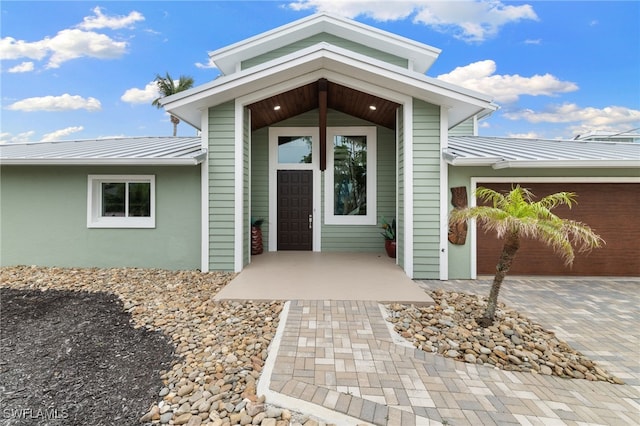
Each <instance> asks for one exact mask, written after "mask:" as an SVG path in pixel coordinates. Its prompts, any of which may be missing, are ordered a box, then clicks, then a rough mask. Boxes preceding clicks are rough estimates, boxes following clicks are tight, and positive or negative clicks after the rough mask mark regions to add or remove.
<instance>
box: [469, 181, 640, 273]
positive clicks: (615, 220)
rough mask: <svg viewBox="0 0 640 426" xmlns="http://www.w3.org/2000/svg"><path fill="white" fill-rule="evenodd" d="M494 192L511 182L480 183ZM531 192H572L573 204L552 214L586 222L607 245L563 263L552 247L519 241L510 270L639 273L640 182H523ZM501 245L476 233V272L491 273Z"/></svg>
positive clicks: (539, 195) (544, 193)
mask: <svg viewBox="0 0 640 426" xmlns="http://www.w3.org/2000/svg"><path fill="white" fill-rule="evenodd" d="M478 186H484V187H488V188H491V189H496V190H500V191H503V190H509V189H510V188H511V184H502V183H501V184H496V183H488V184H482V183H479V184H478ZM521 186H522V187H524V188H529V189H530V190H531V191H532V192H533V193H534V194H535V195H536V196H538V197H541V196H545V195H548V194H552V193H555V192H559V191H571V192H575V193H576V194H577V195H578V197H577V201H578V204H577V205H574V207H573V208H572V209H568V208H567V207H565V206H560V207H557V208H556V209H555V210H554V212H555V213H556V214H557V215H558V216H560V217H562V218H570V219H573V220H577V221H580V222H583V223H586V224H587V225H589V226H590V227H591V228H592V229H593V230H595V232H596V233H598V234H599V235H600V236H601V237H602V238H603V239H604V240H605V241H606V244H605V245H604V246H603V248H600V249H595V250H593V251H591V252H590V253H587V254H578V255H577V256H576V259H575V260H574V263H573V267H572V268H569V267H565V266H564V264H563V262H562V261H561V260H560V258H559V257H557V256H556V255H555V253H553V251H552V250H551V249H550V248H548V247H546V246H544V245H543V244H541V243H538V242H534V241H529V240H524V241H522V244H521V247H520V250H519V251H518V253H517V255H516V259H515V261H514V263H513V266H512V268H511V271H510V272H509V273H510V274H520V275H556V276H561V275H570V276H640V217H639V215H638V208H640V184H633V183H628V184H622V183H561V184H560V183H549V184H547V183H545V184H541V183H540V184H539V183H522V184H521ZM501 249H502V242H501V241H498V240H497V239H496V238H495V234H487V233H485V232H484V230H482V229H481V228H479V229H478V232H477V264H478V274H494V273H495V266H496V263H497V261H498V258H499V254H500V251H501Z"/></svg>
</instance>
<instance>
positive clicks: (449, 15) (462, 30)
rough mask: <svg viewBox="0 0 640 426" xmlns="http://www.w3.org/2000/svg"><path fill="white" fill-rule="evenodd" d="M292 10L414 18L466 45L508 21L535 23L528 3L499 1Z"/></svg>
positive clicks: (360, 0)
mask: <svg viewBox="0 0 640 426" xmlns="http://www.w3.org/2000/svg"><path fill="white" fill-rule="evenodd" d="M289 7H290V8H291V9H294V10H308V9H312V10H314V11H317V12H330V13H334V14H337V15H341V16H345V17H347V18H355V17H357V16H368V17H371V18H373V19H375V20H378V21H396V20H402V19H405V18H407V17H409V16H411V15H413V21H414V22H416V23H421V24H424V25H427V26H430V27H432V28H433V29H435V30H437V31H441V32H447V33H449V32H450V33H453V35H454V37H456V38H459V39H461V40H464V41H468V42H481V41H484V40H485V39H487V38H490V37H492V36H495V35H496V34H497V33H498V32H499V31H500V28H501V27H502V26H504V25H506V24H508V23H511V22H518V21H521V20H538V16H537V15H536V13H535V11H534V10H533V7H532V6H531V5H528V4H523V5H505V4H503V3H502V2H500V1H499V0H488V1H484V0H459V1H449V2H446V1H441V0H435V1H434V0H414V1H402V2H400V1H369V0H351V1H340V0H299V1H295V2H292V3H289Z"/></svg>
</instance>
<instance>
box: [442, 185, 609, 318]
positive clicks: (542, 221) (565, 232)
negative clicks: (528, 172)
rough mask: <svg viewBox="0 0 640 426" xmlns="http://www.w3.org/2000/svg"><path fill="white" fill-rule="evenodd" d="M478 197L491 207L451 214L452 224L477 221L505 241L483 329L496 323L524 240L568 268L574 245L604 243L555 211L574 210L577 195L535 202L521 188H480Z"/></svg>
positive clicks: (589, 246) (553, 196) (581, 248)
mask: <svg viewBox="0 0 640 426" xmlns="http://www.w3.org/2000/svg"><path fill="white" fill-rule="evenodd" d="M476 196H477V197H478V198H480V199H482V200H483V201H485V202H488V203H489V205H485V206H476V207H466V208H462V209H455V210H453V211H452V212H451V214H450V219H449V220H450V222H451V224H452V225H456V224H458V223H462V222H465V221H466V220H468V219H476V220H477V221H478V224H479V225H481V226H483V227H484V228H485V230H486V231H496V233H497V235H498V238H500V239H503V240H504V245H503V247H502V253H501V255H500V259H499V261H498V265H497V266H496V275H495V277H494V278H493V284H492V285H491V291H490V293H489V300H488V301H487V307H486V309H485V311H484V313H483V315H482V318H480V319H479V321H478V323H479V325H480V326H482V327H488V326H490V325H491V324H493V320H494V318H495V311H496V305H497V302H498V293H499V292H500V286H501V285H502V282H503V280H504V278H505V276H506V275H507V272H508V271H509V269H510V268H511V264H512V263H513V259H514V258H515V255H516V252H517V251H518V248H520V239H521V238H531V239H535V240H538V241H541V242H543V243H544V244H546V245H547V246H550V247H551V248H553V250H554V251H555V252H556V254H558V255H559V256H561V258H563V259H564V261H565V265H571V264H573V259H574V257H575V255H574V247H573V246H574V245H576V246H577V250H578V251H579V252H584V251H589V250H591V249H593V248H596V247H600V245H601V244H602V243H604V240H603V239H602V238H600V236H599V235H597V234H595V233H594V232H593V231H592V230H591V228H589V227H588V226H587V225H585V224H583V223H581V222H576V221H573V220H569V219H562V218H560V217H558V216H556V215H555V214H553V213H552V212H551V210H552V209H553V208H555V207H556V206H558V205H562V204H566V205H567V206H568V207H569V208H571V206H572V204H573V203H575V202H576V201H575V199H576V194H575V193H572V192H558V193H556V194H551V195H548V196H546V197H544V198H542V199H540V200H539V201H534V195H533V194H532V193H531V192H530V191H529V190H528V189H526V188H521V187H520V185H517V186H516V187H512V188H511V191H510V192H508V193H504V194H501V193H499V192H497V191H494V190H492V189H488V188H483V187H479V188H478V189H477V190H476Z"/></svg>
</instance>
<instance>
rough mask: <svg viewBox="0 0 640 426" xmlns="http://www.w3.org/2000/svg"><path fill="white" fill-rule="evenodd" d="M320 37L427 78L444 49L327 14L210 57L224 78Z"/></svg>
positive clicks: (249, 39)
mask: <svg viewBox="0 0 640 426" xmlns="http://www.w3.org/2000/svg"><path fill="white" fill-rule="evenodd" d="M320 33H328V34H331V35H334V36H336V37H340V38H344V39H347V40H350V41H353V42H355V43H359V44H362V45H364V46H369V47H371V48H374V49H377V50H380V51H382V52H386V53H389V54H392V55H396V56H400V57H402V58H405V59H407V60H408V62H409V68H410V69H411V70H412V71H416V72H419V73H421V74H424V73H426V72H427V70H428V69H429V68H430V67H431V65H432V64H433V63H434V62H435V61H436V59H437V58H438V56H439V55H440V49H438V48H435V47H432V46H429V45H427V44H424V43H420V42H417V41H415V40H411V39H408V38H405V37H402V36H399V35H396V34H393V33H390V32H387V31H383V30H381V29H378V28H375V27H372V26H369V25H366V24H363V23H360V22H356V21H354V20H352V19H347V18H344V17H340V16H337V15H333V14H329V13H326V12H322V13H316V14H313V15H309V16H307V17H304V18H302V19H299V20H297V21H294V22H291V23H289V24H285V25H283V26H281V27H278V28H275V29H272V30H269V31H266V32H264V33H261V34H258V35H255V36H253V37H249V38H247V39H245V40H242V41H240V42H237V43H234V44H232V45H229V46H227V47H223V48H221V49H218V50H215V51H213V52H210V53H209V57H210V58H211V60H212V61H213V62H214V63H215V64H216V66H217V67H218V69H220V71H221V72H222V73H223V74H225V75H226V74H231V73H234V72H236V71H238V70H239V69H240V64H241V63H242V61H245V60H247V59H250V58H253V57H256V56H259V55H261V54H264V53H265V52H269V51H272V50H275V49H278V48H281V47H284V46H287V45H290V44H292V43H295V42H297V41H300V40H303V39H306V38H308V37H311V36H314V35H316V34H320Z"/></svg>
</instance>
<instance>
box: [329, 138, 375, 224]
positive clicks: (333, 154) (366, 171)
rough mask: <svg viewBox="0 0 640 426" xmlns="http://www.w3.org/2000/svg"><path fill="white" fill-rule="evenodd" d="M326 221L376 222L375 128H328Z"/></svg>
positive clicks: (332, 222) (330, 222)
mask: <svg viewBox="0 0 640 426" xmlns="http://www.w3.org/2000/svg"><path fill="white" fill-rule="evenodd" d="M327 145H328V146H327V148H328V151H329V152H328V153H327V160H328V161H327V171H326V173H325V180H326V181H325V201H326V206H325V222H326V223H327V224H352V225H374V224H376V130H375V127H345V128H339V127H332V128H329V129H327Z"/></svg>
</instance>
